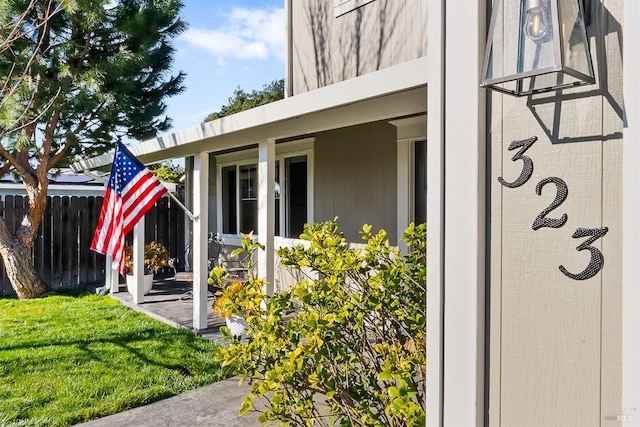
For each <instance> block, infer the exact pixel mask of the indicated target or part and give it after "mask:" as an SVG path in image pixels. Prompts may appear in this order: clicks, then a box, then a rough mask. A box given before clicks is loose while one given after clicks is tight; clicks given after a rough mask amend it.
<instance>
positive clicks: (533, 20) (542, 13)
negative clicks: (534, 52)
mask: <svg viewBox="0 0 640 427" xmlns="http://www.w3.org/2000/svg"><path fill="white" fill-rule="evenodd" d="M545 3H546V2H545V0H527V2H526V7H525V9H526V14H527V15H526V18H525V21H524V32H525V34H526V35H527V37H529V38H530V39H531V40H533V41H539V40H542V39H543V38H544V37H545V36H546V35H547V34H548V33H549V28H550V24H549V14H548V13H547V5H546V4H545Z"/></svg>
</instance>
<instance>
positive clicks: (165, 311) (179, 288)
mask: <svg viewBox="0 0 640 427" xmlns="http://www.w3.org/2000/svg"><path fill="white" fill-rule="evenodd" d="M178 278H179V280H174V276H173V275H170V276H157V277H156V278H155V279H154V281H153V288H152V289H151V292H150V293H149V294H148V295H145V296H144V302H143V303H141V304H134V303H133V297H132V296H131V294H130V293H129V292H128V291H127V285H126V284H125V283H120V284H119V292H116V293H113V294H111V296H112V297H113V298H116V299H117V300H119V301H121V302H122V303H123V304H124V305H126V306H128V307H130V308H132V309H134V310H137V311H140V312H142V313H145V314H147V315H148V316H150V317H153V318H154V319H156V320H159V321H161V322H163V323H167V324H169V325H171V326H174V327H177V328H186V329H189V330H191V331H193V299H192V298H188V299H182V300H181V299H180V297H181V296H182V295H183V294H184V293H185V292H188V291H190V290H191V289H192V288H193V285H192V280H191V277H189V276H188V275H182V276H179V277H178ZM211 303H212V299H211V298H209V303H208V304H207V306H208V309H207V310H208V311H207V329H204V330H201V331H197V332H196V333H197V334H198V335H200V336H202V337H203V338H207V339H210V340H212V341H217V342H219V341H220V340H221V337H222V334H221V333H220V326H223V325H224V324H225V320H224V318H221V317H218V316H217V315H216V314H215V313H214V312H213V309H212V308H211Z"/></svg>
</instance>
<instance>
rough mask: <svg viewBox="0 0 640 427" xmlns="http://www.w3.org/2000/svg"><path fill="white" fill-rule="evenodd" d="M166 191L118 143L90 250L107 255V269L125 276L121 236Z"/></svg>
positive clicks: (131, 227) (122, 236)
mask: <svg viewBox="0 0 640 427" xmlns="http://www.w3.org/2000/svg"><path fill="white" fill-rule="evenodd" d="M166 192H167V189H166V188H165V186H164V185H162V183H160V181H158V179H157V178H156V177H155V176H154V175H153V174H152V173H151V172H150V171H149V169H147V168H146V167H144V165H143V164H142V163H141V162H140V160H138V159H137V158H136V157H135V156H134V155H133V154H131V152H129V150H128V149H127V147H125V146H124V144H122V142H121V141H120V140H118V143H117V144H116V153H115V155H114V157H113V165H112V166H111V177H110V178H109V184H108V185H107V190H106V191H105V195H104V201H103V202H102V209H101V211H100V219H99V220H98V226H97V227H96V232H95V234H94V236H93V242H92V243H91V250H93V251H96V252H98V253H101V254H103V255H111V257H112V258H113V263H112V265H111V267H112V268H113V269H114V270H116V271H118V272H120V274H125V263H124V236H125V235H126V234H127V233H129V232H130V231H131V230H132V229H133V226H134V225H136V223H137V222H138V220H140V218H142V216H143V215H144V214H145V213H146V212H147V211H148V210H149V209H151V208H152V207H153V205H154V204H155V203H156V201H157V200H158V199H159V198H160V197H162V195H163V194H164V193H166Z"/></svg>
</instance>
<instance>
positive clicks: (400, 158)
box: [389, 114, 427, 253]
mask: <svg viewBox="0 0 640 427" xmlns="http://www.w3.org/2000/svg"><path fill="white" fill-rule="evenodd" d="M389 123H391V124H392V125H394V126H395V127H396V128H397V136H396V142H397V197H398V200H397V211H396V214H397V224H396V227H397V230H396V231H397V235H398V247H399V248H400V249H401V251H403V252H404V253H406V251H407V250H408V248H407V245H406V244H405V243H404V242H402V241H400V238H401V237H402V232H403V231H404V230H405V229H406V228H407V227H408V226H409V224H410V223H411V222H412V221H415V217H414V211H415V210H414V207H415V203H416V201H415V190H414V187H415V184H414V183H415V170H414V169H415V168H414V165H415V150H414V147H415V142H416V141H426V140H427V116H426V115H425V114H422V115H420V116H414V117H409V118H405V119H399V120H391V121H389Z"/></svg>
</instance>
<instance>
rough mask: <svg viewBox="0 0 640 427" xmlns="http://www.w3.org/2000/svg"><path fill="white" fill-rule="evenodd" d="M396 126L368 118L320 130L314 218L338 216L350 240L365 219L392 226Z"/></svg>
mask: <svg viewBox="0 0 640 427" xmlns="http://www.w3.org/2000/svg"><path fill="white" fill-rule="evenodd" d="M396 144H397V143H396V127H395V126H393V125H391V124H389V123H387V122H379V123H371V124H365V125H359V126H352V127H348V128H344V129H336V130H333V131H328V132H322V133H319V134H317V135H316V141H315V153H314V156H315V165H314V170H315V177H314V186H315V187H314V209H315V212H314V220H315V221H316V222H321V221H326V220H330V219H333V218H334V217H336V216H337V217H338V223H339V224H340V228H341V229H342V231H343V232H344V233H345V237H346V239H347V240H348V241H349V242H354V243H359V242H361V241H362V239H361V237H360V234H359V231H360V230H362V226H363V225H364V224H371V225H372V226H373V228H374V230H376V229H379V228H384V229H385V230H386V231H387V234H388V237H389V240H390V241H391V242H394V241H395V240H396V239H397V230H396V156H397V147H396Z"/></svg>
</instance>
